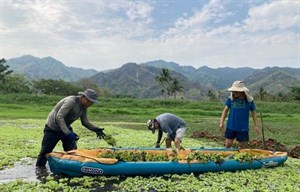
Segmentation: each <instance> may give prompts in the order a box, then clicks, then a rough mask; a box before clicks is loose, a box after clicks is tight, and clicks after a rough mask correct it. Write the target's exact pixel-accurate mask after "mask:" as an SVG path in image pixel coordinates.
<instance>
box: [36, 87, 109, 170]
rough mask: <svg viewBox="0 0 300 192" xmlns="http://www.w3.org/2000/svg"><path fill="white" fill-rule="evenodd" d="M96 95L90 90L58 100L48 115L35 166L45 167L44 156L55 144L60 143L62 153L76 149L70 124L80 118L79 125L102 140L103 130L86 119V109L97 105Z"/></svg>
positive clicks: (74, 136) (45, 160)
mask: <svg viewBox="0 0 300 192" xmlns="http://www.w3.org/2000/svg"><path fill="white" fill-rule="evenodd" d="M97 97H98V94H97V92H96V91H94V90H92V89H87V90H86V91H84V92H79V95H77V96H76V95H72V96H68V97H66V98H64V99H62V100H60V101H59V102H58V103H57V104H56V105H55V106H54V108H53V110H52V111H51V112H50V113H49V115H48V117H47V120H46V125H45V128H44V137H43V140H42V147H41V151H40V153H39V155H38V158H37V161H36V166H37V167H45V165H46V163H47V159H46V154H48V153H50V152H52V150H53V149H54V148H55V146H56V144H57V143H58V142H59V141H61V142H62V145H63V149H64V151H70V150H73V149H76V148H77V146H76V141H77V140H78V139H79V137H78V135H77V134H75V133H74V132H73V129H72V127H71V124H72V123H73V122H74V121H75V120H77V119H78V118H80V120H81V124H82V125H83V126H84V127H86V128H87V129H89V130H91V131H94V132H95V133H96V134H97V136H98V137H99V138H100V139H101V138H104V136H105V134H104V133H103V128H98V127H96V126H94V125H93V124H91V123H90V122H89V120H88V118H87V108H88V107H90V106H92V105H93V104H94V103H97V102H98V101H97Z"/></svg>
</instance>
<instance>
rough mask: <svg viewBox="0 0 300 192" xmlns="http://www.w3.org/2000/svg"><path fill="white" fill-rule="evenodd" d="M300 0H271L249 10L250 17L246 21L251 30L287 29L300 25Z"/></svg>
mask: <svg viewBox="0 0 300 192" xmlns="http://www.w3.org/2000/svg"><path fill="white" fill-rule="evenodd" d="M299 6H300V2H299V1H293V0H281V1H271V2H270V3H265V4H263V5H261V6H258V7H253V8H251V9H250V10H249V18H248V19H247V20H246V21H245V24H246V27H247V29H248V30H249V31H260V30H262V31H265V30H272V29H286V28H289V27H296V26H299V24H300V23H299V22H300V14H299Z"/></svg>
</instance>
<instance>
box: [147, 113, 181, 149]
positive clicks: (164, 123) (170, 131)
mask: <svg viewBox="0 0 300 192" xmlns="http://www.w3.org/2000/svg"><path fill="white" fill-rule="evenodd" d="M147 128H148V129H149V130H151V131H152V133H155V130H158V136H157V142H156V146H155V147H156V148H159V147H160V141H161V138H162V135H163V132H165V133H167V139H166V148H171V143H172V141H173V142H174V145H175V147H176V149H177V150H179V149H180V147H181V141H182V138H183V136H184V134H185V131H186V123H185V121H184V120H183V119H181V118H180V117H178V116H176V115H174V114H171V113H163V114H161V115H158V116H157V117H156V118H155V119H150V120H148V121H147Z"/></svg>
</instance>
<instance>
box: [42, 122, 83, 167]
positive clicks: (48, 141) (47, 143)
mask: <svg viewBox="0 0 300 192" xmlns="http://www.w3.org/2000/svg"><path fill="white" fill-rule="evenodd" d="M60 140H61V141H62V145H63V148H64V151H70V150H73V149H77V146H76V141H75V140H72V139H70V138H69V137H67V136H66V135H65V134H64V133H63V132H62V131H53V130H50V129H49V128H48V127H47V126H46V127H45V129H44V137H43V140H42V149H41V151H40V153H39V155H38V159H37V161H36V166H40V167H44V166H45V165H46V163H47V158H46V154H48V153H51V152H52V151H53V149H54V148H55V146H56V144H57V143H58V142H59V141H60Z"/></svg>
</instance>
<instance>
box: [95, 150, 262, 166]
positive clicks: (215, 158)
mask: <svg viewBox="0 0 300 192" xmlns="http://www.w3.org/2000/svg"><path fill="white" fill-rule="evenodd" d="M172 152H173V153H172V154H168V153H167V152H164V153H150V152H147V151H107V152H102V153H100V154H99V155H98V157H99V158H110V159H117V160H118V161H125V162H129V161H131V162H138V161H174V162H178V161H180V160H186V161H187V162H192V161H197V162H200V163H208V162H214V163H218V164H222V163H223V162H224V159H225V158H227V159H234V160H236V161H239V162H252V161H253V160H255V159H260V158H262V156H258V155H255V154H251V153H246V152H241V153H235V154H233V155H228V156H227V157H225V156H224V155H223V154H221V153H200V152H199V151H196V152H193V153H190V154H188V155H186V156H185V157H184V158H181V157H180V156H179V155H178V153H177V152H176V150H173V151H172Z"/></svg>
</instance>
